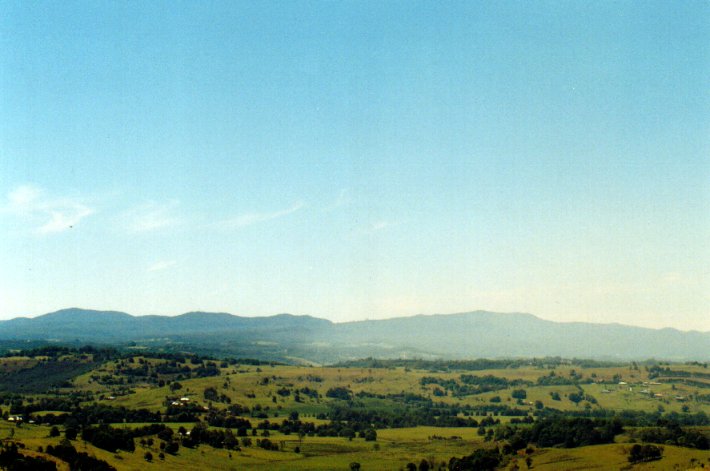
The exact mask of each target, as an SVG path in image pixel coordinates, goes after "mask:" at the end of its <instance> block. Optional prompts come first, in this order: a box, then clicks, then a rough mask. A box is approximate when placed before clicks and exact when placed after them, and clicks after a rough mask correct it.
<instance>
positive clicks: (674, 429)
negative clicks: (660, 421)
mask: <svg viewBox="0 0 710 471" xmlns="http://www.w3.org/2000/svg"><path fill="white" fill-rule="evenodd" d="M638 436H639V438H640V439H641V440H642V441H644V442H650V443H664V444H666V445H677V446H682V447H686V448H697V449H698V450H709V449H710V440H709V439H708V437H707V435H705V434H704V433H703V432H701V431H699V430H693V429H689V428H685V429H684V428H682V427H681V426H680V425H679V424H678V423H675V422H669V423H667V424H666V425H665V427H654V428H647V429H643V430H641V431H640V432H639V434H638Z"/></svg>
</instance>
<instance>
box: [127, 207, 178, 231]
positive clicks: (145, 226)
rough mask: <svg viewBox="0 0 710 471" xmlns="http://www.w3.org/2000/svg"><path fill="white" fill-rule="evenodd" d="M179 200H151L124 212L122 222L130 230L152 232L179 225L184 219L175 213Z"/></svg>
mask: <svg viewBox="0 0 710 471" xmlns="http://www.w3.org/2000/svg"><path fill="white" fill-rule="evenodd" d="M178 205H179V203H178V201H175V200H173V201H168V202H166V203H157V202H155V201H150V202H148V203H144V204H142V205H140V206H137V207H135V208H133V209H130V210H128V211H126V212H125V213H123V216H122V218H121V220H122V224H123V225H124V227H125V228H126V230H127V231H128V232H132V233H141V232H152V231H157V230H160V229H166V228H168V227H173V226H177V225H179V224H180V223H181V222H182V220H181V219H180V218H179V217H178V216H176V215H175V208H177V206H178Z"/></svg>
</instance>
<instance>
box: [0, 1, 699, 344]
mask: <svg viewBox="0 0 710 471" xmlns="http://www.w3.org/2000/svg"><path fill="white" fill-rule="evenodd" d="M0 11H1V12H2V13H4V14H3V15H0V38H2V44H3V47H1V48H0V69H1V70H2V71H3V73H2V74H0V319H10V318H13V317H17V316H27V315H40V314H43V313H48V312H52V311H55V310H57V306H81V307H82V308H93V309H100V310H119V311H124V312H129V313H142V314H143V313H145V314H161V313H165V312H175V313H183V312H189V311H197V310H202V311H222V312H230V313H235V314H238V315H244V314H243V313H248V315H251V316H261V315H273V314H276V313H280V312H291V313H307V314H309V315H313V316H315V317H321V318H327V319H330V320H332V321H334V322H336V321H337V322H343V321H349V320H362V319H364V318H370V319H375V318H382V317H402V316H407V315H415V314H418V313H449V312H466V311H468V310H470V308H471V307H472V306H473V307H475V308H476V309H480V310H487V311H493V312H526V313H532V314H533V315H536V316H539V317H541V318H543V319H546V320H552V321H561V322H595V323H611V322H616V323H621V324H627V325H638V326H643V327H652V328H663V327H673V328H676V329H679V330H699V331H704V332H707V331H710V271H709V269H708V267H710V244H709V243H708V241H709V240H710V158H709V157H708V156H710V132H708V131H709V130H710V106H709V105H710V94H709V93H708V88H707V78H708V76H710V46H709V45H708V41H707V39H708V37H709V36H710V3H708V2H699V1H698V2H693V1H689V2H683V3H680V4H674V3H668V2H643V3H641V2H627V3H616V2H600V3H592V4H588V3H581V2H580V3H568V4H561V3H559V2H544V1H543V2H536V3H534V4H526V3H513V2H490V3H475V2H474V3H472V2H452V3H446V4H438V3H411V2H385V3H381V2H368V1H365V2H353V3H349V2H301V1H296V2H289V3H271V4H270V3H248V2H221V1H216V2H210V3H208V4H202V3H191V2H169V3H168V2H146V3H86V2H71V1H70V2H61V3H52V2H22V1H6V2H3V3H2V4H1V5H0Z"/></svg>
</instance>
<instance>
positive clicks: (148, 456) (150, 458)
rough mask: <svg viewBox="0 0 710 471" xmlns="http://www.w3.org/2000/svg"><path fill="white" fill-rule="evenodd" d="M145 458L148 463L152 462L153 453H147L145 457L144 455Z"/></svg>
mask: <svg viewBox="0 0 710 471" xmlns="http://www.w3.org/2000/svg"><path fill="white" fill-rule="evenodd" d="M143 458H144V459H145V460H146V461H148V462H151V461H153V453H151V452H149V451H146V452H145V455H143Z"/></svg>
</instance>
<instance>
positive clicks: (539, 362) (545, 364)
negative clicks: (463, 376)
mask: <svg viewBox="0 0 710 471" xmlns="http://www.w3.org/2000/svg"><path fill="white" fill-rule="evenodd" d="M561 365H565V366H566V365H574V366H579V367H581V368H604V367H614V366H623V365H624V363H620V362H610V361H597V360H588V359H577V358H572V359H564V358H562V357H545V358H529V359H495V360H494V359H487V358H478V359H476V360H422V359H413V360H405V359H392V360H381V359H376V358H371V357H370V358H364V359H361V360H350V361H345V362H341V363H338V364H336V365H335V366H342V367H357V368H397V367H403V368H412V369H418V370H428V371H480V370H494V369H505V368H524V367H530V366H533V367H536V368H554V367H557V366H561Z"/></svg>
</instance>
